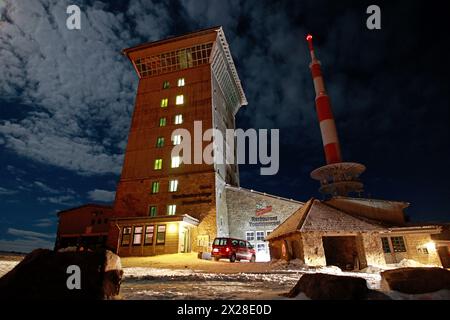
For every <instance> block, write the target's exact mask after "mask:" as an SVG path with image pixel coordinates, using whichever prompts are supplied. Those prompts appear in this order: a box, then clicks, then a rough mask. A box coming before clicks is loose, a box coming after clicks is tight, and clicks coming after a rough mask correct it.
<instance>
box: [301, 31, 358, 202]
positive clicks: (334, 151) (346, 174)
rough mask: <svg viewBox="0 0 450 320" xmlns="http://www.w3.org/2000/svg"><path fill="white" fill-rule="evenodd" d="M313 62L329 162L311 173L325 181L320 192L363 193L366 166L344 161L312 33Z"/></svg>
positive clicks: (321, 125)
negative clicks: (359, 178) (363, 175)
mask: <svg viewBox="0 0 450 320" xmlns="http://www.w3.org/2000/svg"><path fill="white" fill-rule="evenodd" d="M306 41H308V47H309V52H310V54H311V63H310V64H309V68H310V69H311V74H312V78H313V82H314V90H315V93H316V99H315V102H316V112H317V117H318V119H319V125H320V132H321V135H322V143H323V148H324V152H325V159H326V163H327V164H326V165H325V166H323V167H320V168H318V169H316V170H314V171H313V172H311V177H312V178H313V179H315V180H319V181H320V183H321V187H320V189H319V190H320V192H322V193H323V194H327V195H331V196H347V195H349V194H350V193H361V192H362V191H363V184H362V183H361V182H360V181H359V180H358V177H359V175H360V174H361V173H362V172H364V170H365V169H366V168H365V166H363V165H362V164H359V163H353V162H342V155H341V147H340V144H339V138H338V134H337V130H336V123H335V121H334V116H333V112H332V110H331V104H330V98H329V97H328V94H327V92H326V89H325V83H324V80H323V76H322V70H321V64H320V61H319V60H318V59H317V57H316V53H315V51H314V46H313V42H312V41H313V37H312V35H310V34H308V35H307V36H306Z"/></svg>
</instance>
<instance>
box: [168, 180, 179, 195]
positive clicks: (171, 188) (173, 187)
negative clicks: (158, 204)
mask: <svg viewBox="0 0 450 320" xmlns="http://www.w3.org/2000/svg"><path fill="white" fill-rule="evenodd" d="M177 190H178V180H170V182H169V192H176V191H177Z"/></svg>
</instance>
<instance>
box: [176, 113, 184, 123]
mask: <svg viewBox="0 0 450 320" xmlns="http://www.w3.org/2000/svg"><path fill="white" fill-rule="evenodd" d="M174 122H175V124H182V123H183V115H182V114H177V115H176V116H175V121H174Z"/></svg>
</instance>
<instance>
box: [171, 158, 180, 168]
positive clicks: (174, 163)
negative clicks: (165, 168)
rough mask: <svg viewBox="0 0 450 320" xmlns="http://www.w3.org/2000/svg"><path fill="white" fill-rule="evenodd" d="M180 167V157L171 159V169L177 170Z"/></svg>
mask: <svg viewBox="0 0 450 320" xmlns="http://www.w3.org/2000/svg"><path fill="white" fill-rule="evenodd" d="M180 165H181V157H180V156H175V157H172V161H171V163H170V167H171V168H179V167H180Z"/></svg>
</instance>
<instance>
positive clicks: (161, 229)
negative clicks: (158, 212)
mask: <svg viewBox="0 0 450 320" xmlns="http://www.w3.org/2000/svg"><path fill="white" fill-rule="evenodd" d="M166 231H167V226H166V225H165V224H158V225H157V227H156V244H157V245H165V244H166ZM161 235H162V238H160V237H161Z"/></svg>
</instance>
